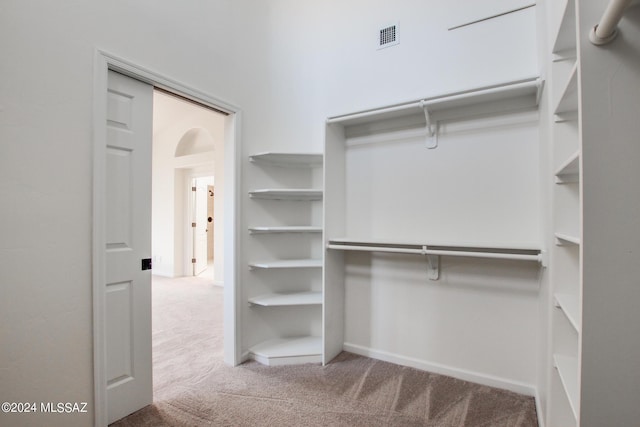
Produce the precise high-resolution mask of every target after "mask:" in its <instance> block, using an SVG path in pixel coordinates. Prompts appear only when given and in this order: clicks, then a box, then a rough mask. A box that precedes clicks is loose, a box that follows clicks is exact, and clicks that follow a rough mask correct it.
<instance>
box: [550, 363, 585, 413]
mask: <svg viewBox="0 0 640 427" xmlns="http://www.w3.org/2000/svg"><path fill="white" fill-rule="evenodd" d="M553 362H554V364H555V367H556V369H557V370H558V375H560V382H562V386H563V387H564V391H565V393H566V394H567V398H568V399H569V405H571V410H572V411H573V416H574V417H576V419H577V418H578V410H579V408H578V399H579V398H580V395H579V391H578V390H579V388H578V360H577V359H576V358H573V357H569V356H562V355H559V354H556V355H554V356H553Z"/></svg>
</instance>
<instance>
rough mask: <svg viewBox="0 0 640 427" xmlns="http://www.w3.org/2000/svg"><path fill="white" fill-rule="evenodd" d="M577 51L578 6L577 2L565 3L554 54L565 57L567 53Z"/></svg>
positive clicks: (568, 0)
mask: <svg viewBox="0 0 640 427" xmlns="http://www.w3.org/2000/svg"><path fill="white" fill-rule="evenodd" d="M575 51H576V5H575V0H567V1H566V2H565V6H564V10H563V13H562V18H561V20H560V25H559V27H558V31H557V33H556V39H555V42H554V44H553V49H552V51H551V52H552V53H554V54H557V55H560V56H565V54H566V53H570V52H573V55H575Z"/></svg>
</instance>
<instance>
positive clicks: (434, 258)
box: [422, 246, 440, 280]
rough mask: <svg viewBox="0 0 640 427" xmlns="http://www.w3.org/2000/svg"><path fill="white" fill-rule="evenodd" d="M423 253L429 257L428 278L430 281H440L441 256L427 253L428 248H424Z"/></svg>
mask: <svg viewBox="0 0 640 427" xmlns="http://www.w3.org/2000/svg"><path fill="white" fill-rule="evenodd" d="M422 253H423V254H424V255H425V256H426V257H427V277H428V278H429V280H438V279H439V278H440V255H431V254H428V253H427V247H426V246H423V247H422Z"/></svg>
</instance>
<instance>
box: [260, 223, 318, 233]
mask: <svg viewBox="0 0 640 427" xmlns="http://www.w3.org/2000/svg"><path fill="white" fill-rule="evenodd" d="M249 231H250V232H251V234H270V233H271V234H279V233H322V227H315V226H311V225H308V226H307V225H292V226H278V227H250V228H249Z"/></svg>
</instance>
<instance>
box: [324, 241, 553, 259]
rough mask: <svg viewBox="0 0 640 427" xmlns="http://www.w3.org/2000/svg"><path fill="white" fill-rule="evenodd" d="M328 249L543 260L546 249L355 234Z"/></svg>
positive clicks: (330, 242)
mask: <svg viewBox="0 0 640 427" xmlns="http://www.w3.org/2000/svg"><path fill="white" fill-rule="evenodd" d="M327 249H337V250H343V251H368V252H394V253H407V254H417V255H447V256H464V257H474V258H498V259H512V260H521V261H538V262H542V260H543V257H542V251H541V250H540V248H535V247H532V246H519V245H513V246H503V245H491V246H490V245H466V244H458V243H454V244H443V243H438V244H433V243H429V244H427V243H417V242H392V241H388V240H366V239H365V240H363V239H351V238H339V239H331V240H329V243H328V244H327Z"/></svg>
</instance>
